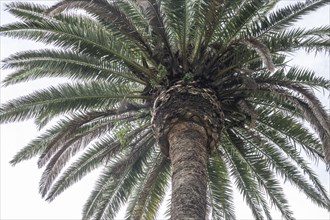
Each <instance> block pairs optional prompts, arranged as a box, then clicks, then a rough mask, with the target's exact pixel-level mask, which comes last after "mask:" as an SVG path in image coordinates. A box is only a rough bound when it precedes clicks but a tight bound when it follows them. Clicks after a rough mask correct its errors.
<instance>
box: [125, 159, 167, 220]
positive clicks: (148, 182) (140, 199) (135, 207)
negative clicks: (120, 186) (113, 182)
mask: <svg viewBox="0 0 330 220" xmlns="http://www.w3.org/2000/svg"><path fill="white" fill-rule="evenodd" d="M169 169H170V163H169V161H168V159H166V158H165V157H164V156H163V155H162V154H161V153H159V154H158V155H157V156H156V157H154V159H153V160H152V163H149V169H148V172H146V174H145V178H144V179H142V180H141V182H140V185H139V186H138V187H136V189H135V190H134V193H132V194H133V195H132V198H133V199H132V200H131V201H130V202H129V204H128V208H127V210H126V217H125V218H126V219H131V218H133V219H141V218H143V219H155V218H156V214H157V211H158V209H159V207H160V205H161V202H162V199H163V198H164V194H165V192H166V191H165V190H166V189H167V185H168V182H169V180H168V179H169V177H170V172H169Z"/></svg>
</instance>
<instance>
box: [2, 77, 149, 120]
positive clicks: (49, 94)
mask: <svg viewBox="0 0 330 220" xmlns="http://www.w3.org/2000/svg"><path fill="white" fill-rule="evenodd" d="M124 98H126V99H133V100H134V99H135V100H138V99H141V98H142V99H144V98H147V97H143V96H140V95H135V94H134V93H133V92H132V91H130V88H129V87H128V86H124V85H117V84H113V83H105V82H102V83H101V82H89V83H79V84H78V83H76V84H62V85H60V86H58V87H49V88H48V89H44V90H41V91H38V92H34V93H32V94H30V95H27V96H23V97H21V98H17V99H13V100H11V101H9V102H7V103H6V104H4V105H3V106H2V107H1V111H0V112H1V115H0V121H1V122H13V121H22V120H26V119H29V118H32V117H36V116H38V115H40V114H43V113H47V114H50V115H52V116H55V115H58V114H60V113H68V112H72V111H79V110H86V109H94V110H96V109H101V108H105V107H106V106H110V105H115V104H116V103H119V102H120V101H121V100H122V99H124Z"/></svg>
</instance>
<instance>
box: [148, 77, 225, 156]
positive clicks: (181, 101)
mask: <svg viewBox="0 0 330 220" xmlns="http://www.w3.org/2000/svg"><path fill="white" fill-rule="evenodd" d="M152 115H153V117H152V125H153V130H154V134H155V136H156V139H157V141H158V145H159V147H160V149H161V151H162V152H163V153H164V155H165V156H167V157H168V156H169V142H168V134H169V131H170V130H171V129H172V128H173V126H174V125H176V124H178V123H182V122H193V123H196V124H198V125H200V126H202V127H203V128H204V129H205V131H206V134H207V136H208V142H207V147H208V150H209V152H211V151H212V150H213V149H214V148H215V146H216V143H217V141H218V138H219V133H220V131H221V129H222V126H223V124H224V115H223V112H222V110H221V107H220V103H219V101H218V99H217V97H216V95H215V93H214V91H213V90H211V89H208V88H201V87H198V86H197V83H196V82H189V83H185V82H184V81H179V82H177V83H176V84H175V85H174V86H172V87H171V88H169V89H168V90H166V91H163V92H162V93H161V94H160V95H159V96H158V97H157V98H156V100H155V102H154V107H153V113H152Z"/></svg>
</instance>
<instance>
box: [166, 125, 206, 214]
mask: <svg viewBox="0 0 330 220" xmlns="http://www.w3.org/2000/svg"><path fill="white" fill-rule="evenodd" d="M169 145H170V147H169V156H170V159H171V163H172V201H171V203H172V207H171V219H172V220H181V219H196V220H201V219H205V217H206V190H207V159H208V150H207V135H206V132H205V130H204V128H203V127H202V126H200V125H197V124H196V123H193V122H182V123H179V124H176V125H175V126H174V127H173V128H172V129H171V131H170V132H169Z"/></svg>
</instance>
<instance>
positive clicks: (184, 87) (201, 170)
mask: <svg viewBox="0 0 330 220" xmlns="http://www.w3.org/2000/svg"><path fill="white" fill-rule="evenodd" d="M223 118H224V117H223V113H222V111H221V108H220V104H219V102H218V98H217V97H216V95H215V93H214V92H213V91H212V90H211V89H208V88H203V87H200V86H198V83H194V82H189V83H186V82H182V81H181V82H178V83H177V84H175V85H174V86H172V87H171V88H169V89H168V90H165V91H163V92H162V93H161V94H160V95H159V96H158V97H157V99H156V100H155V103H154V109H153V118H152V123H153V129H154V133H155V137H156V139H157V140H158V145H159V146H160V149H161V151H162V152H163V153H164V155H165V156H167V157H169V158H170V160H171V168H172V201H171V202H172V206H171V219H172V220H181V219H197V220H201V219H205V217H206V216H205V215H206V195H207V181H208V179H207V161H208V157H209V154H210V152H211V151H212V150H213V149H214V148H215V146H216V143H217V140H218V134H219V133H220V131H221V128H222V125H223V120H224V119H223Z"/></svg>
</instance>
